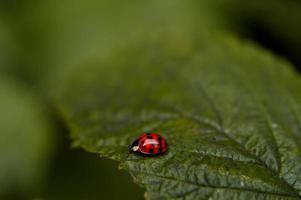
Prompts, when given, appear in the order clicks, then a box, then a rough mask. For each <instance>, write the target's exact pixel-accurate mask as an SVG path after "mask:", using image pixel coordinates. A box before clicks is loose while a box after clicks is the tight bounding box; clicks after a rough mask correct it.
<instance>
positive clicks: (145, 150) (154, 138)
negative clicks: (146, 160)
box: [129, 133, 167, 156]
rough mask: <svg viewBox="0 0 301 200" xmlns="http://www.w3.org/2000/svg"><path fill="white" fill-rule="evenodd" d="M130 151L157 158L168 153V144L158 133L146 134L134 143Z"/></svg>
mask: <svg viewBox="0 0 301 200" xmlns="http://www.w3.org/2000/svg"><path fill="white" fill-rule="evenodd" d="M129 150H130V151H131V152H135V153H139V154H142V155H146V156H155V155H159V154H162V153H165V152H166V151H167V142H166V140H165V139H164V138H163V137H162V136H160V135H158V134H157V133H144V134H142V135H141V136H140V137H139V138H138V139H136V140H135V141H134V142H133V144H132V145H131V146H130V147H129Z"/></svg>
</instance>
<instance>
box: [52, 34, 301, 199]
mask: <svg viewBox="0 0 301 200" xmlns="http://www.w3.org/2000/svg"><path fill="white" fill-rule="evenodd" d="M240 43H241V42H238V41H236V40H234V39H232V38H229V37H228V36H222V37H221V36H216V35H211V36H208V35H205V34H204V35H202V39H201V40H198V39H192V36H190V37H189V38H185V37H181V39H179V38H178V37H168V38H161V39H160V40H155V39H153V40H151V39H149V40H147V42H143V43H139V42H137V45H135V46H132V47H131V48H127V49H125V50H121V51H120V52H118V53H116V54H115V55H112V56H111V57H109V58H107V59H105V60H102V61H99V62H90V63H84V64H82V65H80V66H78V67H76V68H73V70H71V71H69V72H68V73H67V74H65V76H63V79H60V80H57V81H56V82H58V83H59V84H56V85H55V87H54V88H55V90H56V92H55V93H54V97H55V101H56V102H57V106H58V110H59V111H60V112H61V114H62V116H63V117H64V119H65V121H66V122H67V123H68V124H69V127H70V128H71V130H72V137H73V139H74V145H75V146H80V147H83V148H85V149H86V150H88V151H90V152H96V153H99V154H100V155H101V156H102V157H108V158H111V159H114V160H118V161H120V163H121V168H123V169H126V170H128V171H129V172H130V174H131V175H132V176H133V178H134V181H135V182H136V183H137V184H139V185H141V186H143V187H145V188H146V194H145V197H146V198H147V199H231V200H232V199H279V200H280V199H281V200H283V199H300V196H301V173H300V172H301V157H300V155H301V152H300V151H301V148H300V145H301V140H300V139H301V126H300V124H301V121H300V120H301V110H300V102H301V101H300V100H301V99H300V88H301V83H300V78H299V77H297V75H296V74H294V72H293V71H292V70H291V68H290V66H289V64H287V63H286V62H284V61H283V60H280V59H276V58H274V57H273V56H272V55H271V54H269V53H268V52H265V51H264V50H262V49H260V48H258V47H256V46H254V45H252V44H240ZM144 131H157V132H159V133H161V134H162V135H163V136H164V137H166V138H167V141H168V144H169V150H168V153H167V154H165V155H162V156H160V157H152V158H143V157H141V156H137V155H133V154H129V153H128V145H129V144H131V142H132V141H133V140H134V139H135V138H136V137H137V136H138V135H139V134H140V133H142V132H144Z"/></svg>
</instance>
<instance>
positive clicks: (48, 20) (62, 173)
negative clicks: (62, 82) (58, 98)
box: [0, 0, 301, 200]
mask: <svg viewBox="0 0 301 200" xmlns="http://www.w3.org/2000/svg"><path fill="white" fill-rule="evenodd" d="M300 24H301V2H300V1H298V0H273V1H272V0H266V1H260V0H254V1H244V2H241V1H238V0H217V1H210V0H186V1H183V0H182V1H180V0H166V1H162V0H153V1H149V0H148V1H147V0H140V1H139V0H128V1H121V0H116V1H110V0H98V1H97V0H87V1H71V0H39V1H38V0H9V1H8V0H7V1H5V0H2V1H1V2H0V110H1V112H0V199H74V200H76V199H88V200H94V199H121V198H123V199H143V189H141V188H140V187H138V186H136V185H135V184H134V183H133V181H132V180H131V177H130V176H129V175H128V174H127V173H126V172H124V171H119V170H118V164H117V163H115V162H113V161H109V160H106V159H99V158H98V156H97V155H93V154H89V153H85V152H84V151H82V150H80V149H73V148H72V145H71V144H72V142H71V140H70V139H69V136H68V130H67V128H66V127H65V125H64V124H63V123H62V120H61V119H60V117H59V116H58V115H57V113H56V111H55V109H54V108H53V105H51V99H50V97H49V96H50V95H49V93H51V91H53V90H55V87H54V85H55V84H54V82H55V81H57V80H59V77H60V76H61V75H62V74H64V73H69V72H70V70H72V68H73V67H75V66H76V65H77V64H78V63H81V62H82V61H87V60H93V59H95V58H97V59H101V58H102V57H105V56H107V55H110V54H111V53H112V52H114V51H115V50H116V49H118V48H120V47H126V46H127V45H131V44H133V43H137V42H139V41H143V40H147V38H148V37H149V34H150V33H151V35H156V36H159V37H160V35H164V36H169V35H174V36H179V37H180V36H181V35H182V34H185V35H187V34H188V35H189V34H191V35H197V34H198V33H200V32H202V31H208V30H210V31H218V32H227V33H231V34H233V35H236V36H237V37H240V38H243V39H245V40H252V41H254V42H257V43H258V44H259V45H262V46H264V47H265V48H267V49H269V50H270V51H272V52H274V53H275V54H276V55H278V56H281V57H285V58H286V59H287V60H289V61H290V62H292V63H293V64H294V65H295V66H296V69H297V70H300V69H301V26H300Z"/></svg>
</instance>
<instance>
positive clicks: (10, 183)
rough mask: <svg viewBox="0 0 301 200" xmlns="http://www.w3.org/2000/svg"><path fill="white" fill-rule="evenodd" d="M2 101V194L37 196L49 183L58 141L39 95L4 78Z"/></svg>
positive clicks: (0, 180) (1, 89) (0, 83)
mask: <svg viewBox="0 0 301 200" xmlns="http://www.w3.org/2000/svg"><path fill="white" fill-rule="evenodd" d="M0 102H1V103H0V110H1V115H0V133H1V134H0V158H1V162H0V186H1V187H0V197H1V196H2V195H6V194H8V193H12V192H13V193H14V194H13V195H14V196H16V198H22V195H23V194H31V195H36V192H39V191H40V189H41V188H42V187H43V185H44V184H45V183H44V181H45V178H46V175H47V169H48V167H49V166H48V164H49V161H50V160H51V158H52V156H51V155H52V150H53V147H54V144H55V143H54V140H53V135H52V133H51V132H52V131H53V129H52V128H51V126H50V124H49V122H48V116H47V114H46V113H47V112H45V108H44V107H43V106H42V105H41V102H40V101H39V100H38V99H37V98H36V96H35V95H33V94H31V93H30V92H29V91H28V90H27V89H26V88H24V87H23V86H21V85H20V84H18V83H16V82H14V81H11V80H7V79H3V77H2V78H1V80H0ZM27 198H28V197H27ZM1 199H5V197H2V198H1Z"/></svg>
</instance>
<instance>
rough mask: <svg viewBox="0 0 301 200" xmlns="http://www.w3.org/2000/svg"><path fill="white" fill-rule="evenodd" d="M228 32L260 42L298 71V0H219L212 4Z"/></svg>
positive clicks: (300, 50)
mask: <svg viewBox="0 0 301 200" xmlns="http://www.w3.org/2000/svg"><path fill="white" fill-rule="evenodd" d="M216 5H218V6H217V8H219V10H220V12H221V13H222V15H223V16H224V17H225V18H224V20H225V21H227V22H228V25H229V27H228V29H231V30H233V31H235V32H238V33H239V34H241V35H243V36H244V37H249V38H253V39H256V40H258V41H259V42H262V43H263V44H264V45H266V46H267V47H269V48H273V51H274V52H276V53H278V54H280V55H282V56H286V57H288V58H289V59H290V60H291V61H292V62H294V63H295V64H297V65H298V67H299V69H301V37H300V35H301V26H300V25H299V24H300V23H301V2H300V1H298V0H276V1H275V0H265V1H261V0H252V1H244V2H242V1H238V0H220V1H217V2H216Z"/></svg>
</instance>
